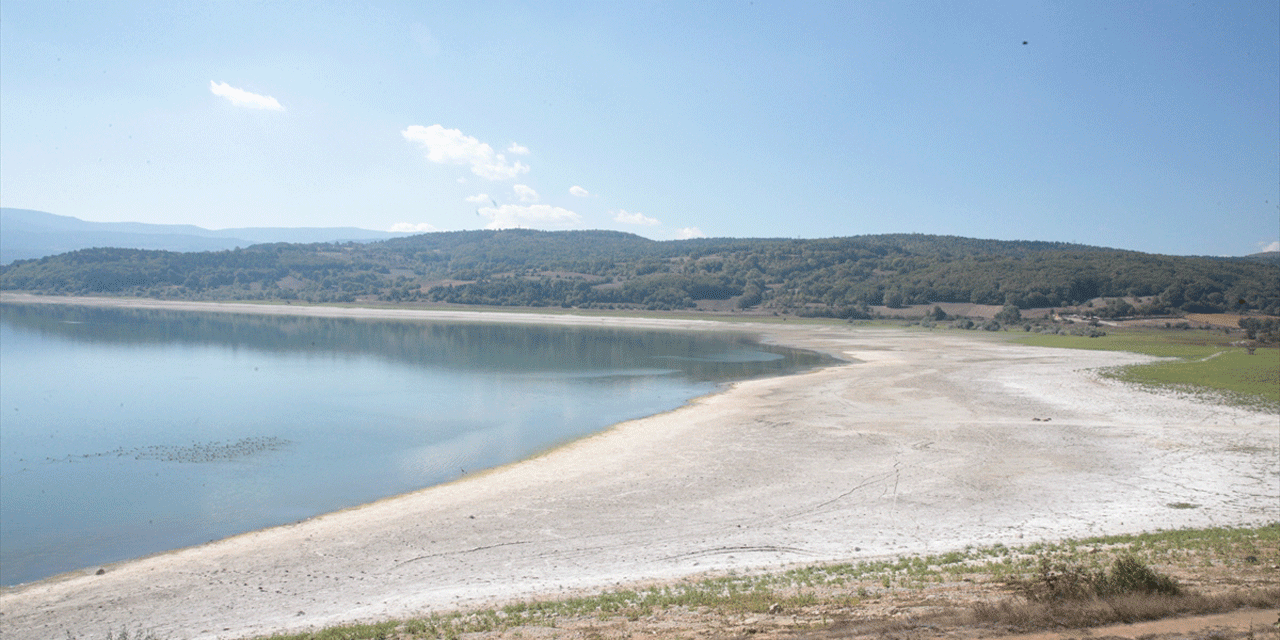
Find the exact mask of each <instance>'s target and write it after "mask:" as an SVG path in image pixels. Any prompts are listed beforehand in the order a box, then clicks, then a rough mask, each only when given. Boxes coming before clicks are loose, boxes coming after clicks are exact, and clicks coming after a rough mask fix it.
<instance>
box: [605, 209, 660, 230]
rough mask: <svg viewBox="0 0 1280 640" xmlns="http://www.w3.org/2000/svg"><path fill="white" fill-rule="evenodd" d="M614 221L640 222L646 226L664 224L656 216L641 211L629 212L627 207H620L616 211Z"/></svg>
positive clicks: (624, 222) (623, 222) (625, 222)
mask: <svg viewBox="0 0 1280 640" xmlns="http://www.w3.org/2000/svg"><path fill="white" fill-rule="evenodd" d="M613 221H614V222H621V223H622V224H640V225H645V226H653V225H657V224H662V223H661V222H658V220H657V219H656V218H650V217H649V216H646V215H645V214H643V213H640V212H636V213H627V211H626V210H625V209H618V210H617V211H614V212H613Z"/></svg>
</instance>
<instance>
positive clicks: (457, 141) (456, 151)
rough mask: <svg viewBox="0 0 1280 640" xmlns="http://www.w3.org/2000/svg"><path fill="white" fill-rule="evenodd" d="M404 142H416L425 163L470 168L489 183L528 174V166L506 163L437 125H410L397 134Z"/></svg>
mask: <svg viewBox="0 0 1280 640" xmlns="http://www.w3.org/2000/svg"><path fill="white" fill-rule="evenodd" d="M400 135H402V136H404V139H405V140H408V141H410V142H416V143H418V144H419V145H421V146H422V148H423V149H424V150H425V151H426V152H427V159H428V160H430V161H432V162H435V163H438V164H466V165H471V173H474V174H476V175H478V176H480V177H481V178H487V179H489V180H510V179H512V178H514V177H516V176H518V175H520V174H522V173H528V172H529V165H526V164H524V163H522V162H513V163H509V162H507V158H506V156H504V155H502V154H501V153H497V152H495V151H494V150H493V147H491V146H489V145H487V144H485V143H483V142H480V141H479V140H477V139H475V138H473V137H471V136H468V135H465V134H463V133H462V132H461V131H459V130H457V129H446V128H444V127H442V126H440V125H438V124H433V125H431V126H429V127H423V126H421V125H416V124H415V125H413V126H411V127H409V128H407V129H405V130H404V131H401V132H400Z"/></svg>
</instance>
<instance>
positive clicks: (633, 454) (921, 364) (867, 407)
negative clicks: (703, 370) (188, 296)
mask: <svg viewBox="0 0 1280 640" xmlns="http://www.w3.org/2000/svg"><path fill="white" fill-rule="evenodd" d="M3 299H4V300H13V299H17V298H15V297H14V296H11V295H5V296H4V297H3ZM94 303H95V304H109V305H128V306H147V307H165V308H184V309H197V310H220V311H234V312H245V313H281V314H290V313H292V314H303V315H330V316H351V317H378V318H404V319H415V318H422V319H440V320H445V319H448V320H476V321H479V320H488V321H499V322H539V323H556V324H609V325H630V326H645V327H665V328H672V329H697V330H708V331H750V332H754V333H758V334H761V335H762V336H763V337H765V338H766V339H767V340H770V341H772V342H776V343H779V344H786V345H789V346H794V347H800V348H806V349H813V350H818V351H824V352H828V353H833V354H838V355H840V356H841V357H843V358H846V359H849V360H850V362H851V363H850V364H845V365H840V366H834V367H830V368H827V369H823V370H819V371H814V372H811V373H806V374H801V375H795V376H788V377H782V378H774V379H767V380H754V381H749V382H743V383H738V384H736V385H733V386H732V387H730V388H728V389H727V390H725V391H724V392H722V393H719V394H716V395H713V396H708V397H705V398H701V399H699V400H696V401H694V402H692V403H690V404H689V405H687V406H685V407H683V408H681V409H679V410H676V411H673V412H669V413H666V414H662V415H658V416H653V417H649V418H645V419H641V420H635V421H632V422H627V423H623V424H620V425H617V426H616V427H615V428H613V429H611V430H609V431H607V432H605V433H603V434H600V435H597V436H593V437H590V438H587V439H584V440H581V441H578V442H576V443H573V444H571V445H568V446H566V447H563V448H560V449H557V450H555V451H552V452H550V453H548V454H546V455H544V456H541V457H538V458H536V459H532V460H528V461H525V462H521V463H518V464H514V465H510V466H506V467H502V468H500V469H496V470H493V471H490V472H487V473H484V474H478V475H476V476H473V477H470V478H468V479H466V480H463V481H459V482H456V483H453V484H449V485H444V486H439V487H434V488H430V489H426V490H423V491H419V492H415V493H411V494H407V495H403V496H398V497H395V498H389V499H386V500H382V501H380V502H376V503H373V504H370V505H366V506H362V507H358V508H354V509H349V510H346V511H341V512H338V513H334V514H329V515H325V516H321V517H318V518H314V519H312V520H308V521H306V522H302V523H299V524H296V525H290V526H284V527H278V528H274V529H268V530H264V531H259V532H255V533H250V534H246V535H242V536H237V537H234V538H229V539H226V540H222V541H219V542H215V543H211V544H207V545H203V546H200V547H194V548H189V549H182V550H178V551H174V552H170V553H166V554H161V555H158V556H153V557H150V558H145V559H141V560H136V561H131V562H126V563H121V564H118V565H113V566H109V567H107V568H106V569H107V570H106V573H105V574H103V575H95V574H94V572H93V571H92V570H89V571H85V572H83V573H81V574H68V575H64V576H59V577H57V578H53V579H50V580H46V581H42V582H37V583H32V584H29V585H23V586H20V587H16V588H13V589H8V590H5V591H4V592H3V593H2V594H0V613H2V614H3V615H2V617H0V631H2V632H3V633H2V634H0V635H3V637H5V638H13V639H15V640H17V639H25V638H63V637H66V635H67V632H70V633H71V634H72V635H73V636H75V637H77V638H96V637H103V636H105V635H106V633H107V632H108V631H112V630H114V631H118V630H119V629H120V628H122V627H125V626H127V627H129V628H130V629H133V628H136V627H138V626H142V627H144V628H146V629H151V630H154V631H155V632H156V633H157V634H158V635H159V636H160V637H165V638H239V637H244V636H251V635H254V634H261V633H268V632H274V631H284V630H304V629H307V628H311V627H315V626H319V625H326V624H331V623H336V622H341V621H351V620H361V619H377V618H383V617H389V616H407V615H413V614H419V613H424V612H428V611H433V610H441V609H448V608H453V607H456V606H459V605H469V604H478V603H483V602H494V601H502V600H510V599H516V598H523V597H529V596H534V595H552V596H554V595H558V594H562V593H568V592H573V591H576V590H583V589H599V588H605V587H610V586H613V585H616V584H620V583H626V582H632V581H640V580H651V579H666V578H677V577H680V576H687V575H690V574H695V573H700V572H705V571H713V570H724V569H730V568H734V569H752V568H764V567H777V566H781V565H786V564H793V563H805V562H816V561H824V560H849V559H858V558H867V557H875V556H884V555H890V554H899V553H918V552H928V553H936V552H940V551H945V550H950V549H956V548H962V547H964V546H965V545H968V544H978V545H983V544H992V543H996V542H1004V543H1029V542H1032V541H1035V540H1043V539H1059V538H1063V537H1076V536H1086V535H1091V534H1100V533H1123V532H1136V531H1142V530H1153V529H1157V528H1171V527H1186V526H1207V525H1241V524H1257V523H1262V522H1267V521H1274V520H1276V519H1277V517H1280V513H1278V511H1280V508H1278V507H1277V505H1280V416H1276V415H1275V414H1264V413H1257V412H1250V411H1246V410H1243V409H1237V408H1229V407H1219V406H1210V405H1207V404H1204V403H1200V402H1197V401H1194V400H1190V399H1186V398H1179V397H1173V396H1169V395H1158V394H1152V393H1146V392H1143V391H1139V390H1135V389H1133V388H1130V387H1127V386H1124V385H1120V384H1117V383H1113V382H1109V381H1106V380H1101V379H1098V378H1097V377H1096V376H1095V375H1093V374H1091V373H1090V370H1091V369H1095V368H1098V367H1104V366H1111V365H1117V364H1127V363H1136V362H1142V361H1146V360H1148V358H1147V357H1145V356H1138V355H1133V354H1124V353H1112V352H1091V351H1073V350H1062V349H1045V348H1036V347H1023V346H1017V345H1011V344H1007V343H1004V342H1001V341H999V340H994V339H991V337H990V336H987V335H980V334H974V333H964V332H941V331H940V332H928V331H910V330H904V329H867V328H852V327H849V326H845V325H839V326H836V325H823V326H817V325H801V326H787V325H743V324H730V323H717V322H713V321H702V320H692V321H689V320H672V321H667V320H653V319H622V318H599V317H587V316H573V315H545V316H544V315H538V314H508V313H502V314H477V313H472V312H427V311H412V310H393V309H345V308H344V309H338V308H320V307H301V308H295V307H287V306H284V307H268V306H260V305H232V304H197V303H190V304H188V303H163V302H138V301H132V300H130V301H118V300H105V301H102V300H100V301H96V302H94ZM1037 419H1039V420H1037ZM1046 420H1047V421H1046ZM1173 503H1189V504H1194V505H1198V507H1197V508H1194V509H1187V508H1182V509H1178V508H1172V507H1170V506H1168V505H1170V504H1173Z"/></svg>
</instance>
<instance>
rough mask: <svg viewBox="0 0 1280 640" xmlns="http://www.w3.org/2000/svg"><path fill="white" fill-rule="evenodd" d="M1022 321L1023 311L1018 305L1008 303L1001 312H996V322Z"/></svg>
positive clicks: (1005, 323)
mask: <svg viewBox="0 0 1280 640" xmlns="http://www.w3.org/2000/svg"><path fill="white" fill-rule="evenodd" d="M1021 321H1022V312H1021V311H1019V310H1018V307H1017V305H1012V304H1006V305H1005V306H1004V308H1003V309H1001V310H1000V313H997V314H996V322H999V323H1000V324H1002V325H1010V324H1014V323H1016V322H1021Z"/></svg>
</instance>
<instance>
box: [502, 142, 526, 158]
mask: <svg viewBox="0 0 1280 640" xmlns="http://www.w3.org/2000/svg"><path fill="white" fill-rule="evenodd" d="M507 153H511V154H515V155H517V156H527V155H529V147H526V146H524V145H522V144H516V143H514V142H512V143H511V146H509V147H507Z"/></svg>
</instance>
